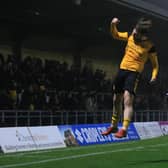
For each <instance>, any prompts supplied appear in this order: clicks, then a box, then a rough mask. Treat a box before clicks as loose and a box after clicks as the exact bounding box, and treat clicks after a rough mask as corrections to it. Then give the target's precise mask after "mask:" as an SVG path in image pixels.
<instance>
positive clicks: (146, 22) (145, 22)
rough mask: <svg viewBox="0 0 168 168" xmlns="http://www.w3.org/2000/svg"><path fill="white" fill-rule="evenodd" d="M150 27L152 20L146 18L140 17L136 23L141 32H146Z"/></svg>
mask: <svg viewBox="0 0 168 168" xmlns="http://www.w3.org/2000/svg"><path fill="white" fill-rule="evenodd" d="M151 27H152V20H150V19H147V18H144V17H143V18H140V19H139V20H138V22H137V24H136V29H137V31H138V32H139V33H141V34H148V33H149V32H150V30H151Z"/></svg>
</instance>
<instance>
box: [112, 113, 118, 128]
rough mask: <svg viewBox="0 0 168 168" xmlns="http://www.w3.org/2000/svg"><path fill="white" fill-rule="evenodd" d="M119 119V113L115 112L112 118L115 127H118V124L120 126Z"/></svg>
mask: <svg viewBox="0 0 168 168" xmlns="http://www.w3.org/2000/svg"><path fill="white" fill-rule="evenodd" d="M118 120H119V117H118V115H116V114H113V116H112V120H111V123H112V126H113V127H117V126H118Z"/></svg>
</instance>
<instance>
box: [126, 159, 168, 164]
mask: <svg viewBox="0 0 168 168" xmlns="http://www.w3.org/2000/svg"><path fill="white" fill-rule="evenodd" d="M152 163H168V159H161V160H146V161H137V162H132V163H129V164H130V165H139V164H152Z"/></svg>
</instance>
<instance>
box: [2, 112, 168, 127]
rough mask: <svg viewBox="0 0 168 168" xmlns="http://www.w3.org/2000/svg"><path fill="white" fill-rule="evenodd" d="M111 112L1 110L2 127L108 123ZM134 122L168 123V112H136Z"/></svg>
mask: <svg viewBox="0 0 168 168" xmlns="http://www.w3.org/2000/svg"><path fill="white" fill-rule="evenodd" d="M111 115H112V111H111V110H101V111H96V112H87V111H78V110H76V111H64V110H61V111H26V110H0V127H15V126H43V125H65V124H91V123H108V122H110V121H111ZM133 121H134V122H146V121H168V111H162V110H139V111H135V112H134V116H133Z"/></svg>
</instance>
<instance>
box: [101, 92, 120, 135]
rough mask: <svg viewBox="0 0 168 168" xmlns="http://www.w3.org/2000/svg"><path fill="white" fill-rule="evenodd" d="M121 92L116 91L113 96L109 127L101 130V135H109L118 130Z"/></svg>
mask: <svg viewBox="0 0 168 168" xmlns="http://www.w3.org/2000/svg"><path fill="white" fill-rule="evenodd" d="M122 101H123V94H121V93H116V94H114V96H113V114H112V119H111V125H110V127H109V128H108V129H107V130H106V131H104V132H102V135H109V134H111V133H116V132H117V131H118V121H119V118H120V114H121V112H122Z"/></svg>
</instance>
